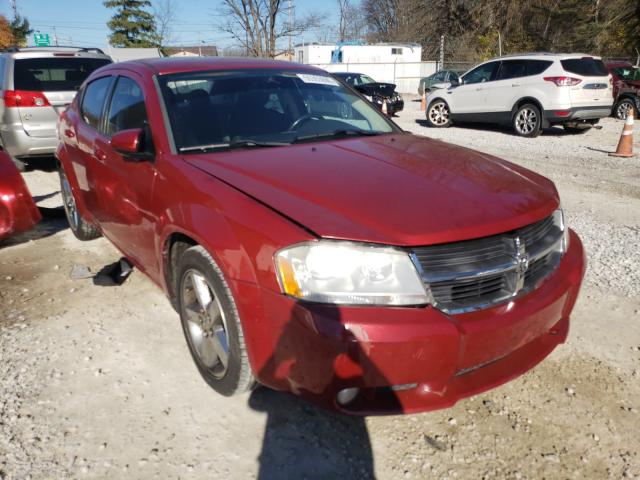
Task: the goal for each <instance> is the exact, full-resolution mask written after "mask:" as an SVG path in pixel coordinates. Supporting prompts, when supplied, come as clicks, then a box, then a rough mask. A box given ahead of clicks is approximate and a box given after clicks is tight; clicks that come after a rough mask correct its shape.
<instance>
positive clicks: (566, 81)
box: [544, 77, 582, 87]
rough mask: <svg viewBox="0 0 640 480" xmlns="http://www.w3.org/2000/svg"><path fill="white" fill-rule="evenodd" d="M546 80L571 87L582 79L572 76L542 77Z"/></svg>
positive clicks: (560, 85)
mask: <svg viewBox="0 0 640 480" xmlns="http://www.w3.org/2000/svg"><path fill="white" fill-rule="evenodd" d="M544 79H545V80H546V81H547V82H553V83H555V84H556V85H557V86H559V87H573V86H574V85H578V84H579V83H580V82H581V81H582V80H580V79H579V78H573V77H544Z"/></svg>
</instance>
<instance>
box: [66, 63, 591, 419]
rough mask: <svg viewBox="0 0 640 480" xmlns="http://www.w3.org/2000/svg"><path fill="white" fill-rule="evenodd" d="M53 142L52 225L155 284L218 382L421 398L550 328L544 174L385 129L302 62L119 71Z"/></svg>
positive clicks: (234, 388)
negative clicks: (56, 165)
mask: <svg viewBox="0 0 640 480" xmlns="http://www.w3.org/2000/svg"><path fill="white" fill-rule="evenodd" d="M59 135H60V138H61V139H62V143H61V144H60V146H59V148H58V151H57V156H58V159H59V161H60V179H61V184H62V191H63V195H64V200H65V207H66V212H67V216H68V219H69V224H70V226H71V229H72V230H73V232H74V233H75V235H76V236H77V237H78V238H79V239H81V240H90V239H92V238H95V237H98V236H100V235H104V236H105V237H107V238H108V239H109V240H110V241H111V242H113V244H115V246H116V247H117V248H118V249H119V250H121V251H122V253H123V255H124V256H125V257H126V258H127V259H128V260H129V261H130V262H131V263H133V264H134V265H135V266H136V267H137V268H139V269H140V270H141V271H143V272H144V273H145V274H146V275H147V276H148V277H149V278H150V279H151V280H152V281H153V282H155V283H156V284H157V285H158V286H159V287H160V288H162V289H163V290H164V291H165V292H166V294H167V296H168V297H169V299H170V300H171V302H172V304H173V306H174V307H175V308H176V310H177V311H178V312H179V314H180V318H181V321H182V327H183V330H184V334H185V337H186V340H187V344H188V346H189V350H190V352H191V355H192V356H193V359H194V361H195V364H196V365H197V367H198V370H199V371H200V373H201V374H202V376H203V377H204V379H205V380H206V381H207V382H208V383H209V384H210V385H211V387H213V388H214V389H215V390H217V391H218V392H219V393H221V394H223V395H232V394H235V393H239V392H243V391H245V390H247V389H248V388H250V387H251V386H252V385H254V384H255V382H259V383H261V384H263V385H266V386H268V387H271V388H273V389H277V390H283V391H288V392H291V393H294V394H296V395H299V396H301V397H303V398H306V399H309V400H311V401H313V402H315V403H318V404H320V405H322V406H325V407H327V408H332V409H337V410H339V411H341V412H345V413H350V414H360V415H362V414H374V413H400V412H405V413H406V412H420V411H426V410H433V409H437V408H444V407H448V406H451V405H453V404H454V403H455V402H456V401H458V400H460V399H461V398H464V397H468V396H470V395H473V394H476V393H479V392H482V391H484V390H487V389H489V388H492V387H495V386H497V385H500V384H502V383H504V382H506V381H508V380H510V379H512V378H514V377H516V376H518V375H520V374H522V373H524V372H526V371H527V370H529V369H530V368H532V367H533V366H534V365H536V364H537V363H538V362H540V361H541V360H542V359H544V358H545V357H546V356H547V355H549V353H550V352H551V351H552V350H553V349H554V348H555V347H556V345H558V344H560V343H562V342H563V341H564V340H565V338H566V337H567V331H568V327H569V315H570V313H571V310H572V308H573V306H574V304H575V301H576V297H577V296H578V291H579V289H580V284H581V281H582V276H583V273H584V266H585V261H584V253H583V249H582V244H581V242H580V239H579V238H578V237H577V236H576V234H575V233H574V232H573V231H571V230H570V229H569V228H568V227H567V225H566V223H565V218H564V216H563V213H562V210H561V209H560V201H559V199H558V193H557V191H556V189H555V187H554V185H553V183H552V182H551V181H549V180H547V179H546V178H544V177H541V176H540V175H537V174H535V173H533V172H530V171H528V170H526V169H524V168H522V167H519V166H517V165H514V164H512V163H509V162H506V161H504V160H500V159H498V158H495V157H491V156H489V155H485V154H482V153H478V152H474V151H472V150H468V149H466V148H460V147H455V146H452V145H449V144H446V143H443V142H439V141H436V140H430V139H427V138H423V137H417V136H414V135H411V134H409V133H406V132H403V131H402V130H401V129H400V128H398V127H397V126H396V125H395V124H394V123H393V122H391V121H390V120H389V119H387V118H385V116H384V115H382V114H381V113H380V112H378V111H377V110H376V109H375V108H374V107H373V106H372V105H371V104H370V103H368V102H367V101H366V100H365V99H364V98H363V97H362V96H360V95H359V94H358V93H356V92H354V91H352V90H350V89H347V88H346V87H344V86H342V85H341V84H340V83H339V82H337V81H336V80H335V79H333V78H332V77H331V76H329V74H327V73H326V72H324V71H322V70H319V69H316V68H312V67H309V66H303V65H297V64H293V63H281V62H274V61H262V60H253V61H252V60H242V59H208V58H207V59H179V60H177V59H155V60H142V61H134V62H123V63H117V64H113V65H109V66H107V67H103V68H101V69H99V70H97V71H96V72H94V73H93V74H92V75H91V76H90V77H89V78H88V79H87V81H86V82H85V84H84V85H83V87H82V89H81V91H80V92H79V94H78V95H77V96H76V98H75V100H74V102H73V103H72V104H71V106H70V107H69V108H68V109H67V110H66V112H64V113H63V115H62V116H61V119H60V123H59Z"/></svg>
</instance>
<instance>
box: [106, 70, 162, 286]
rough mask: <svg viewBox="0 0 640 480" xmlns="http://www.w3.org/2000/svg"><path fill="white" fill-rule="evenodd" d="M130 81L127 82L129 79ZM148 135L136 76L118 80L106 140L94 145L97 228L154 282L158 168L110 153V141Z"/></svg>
mask: <svg viewBox="0 0 640 480" xmlns="http://www.w3.org/2000/svg"><path fill="white" fill-rule="evenodd" d="M129 75H131V76H129ZM133 128H140V129H148V118H147V109H146V106H145V95H144V90H143V88H142V87H141V82H140V81H139V79H137V78H135V77H134V74H132V73H131V74H129V73H128V74H127V76H119V77H118V78H117V80H116V84H115V86H114V89H113V95H112V97H111V101H110V103H109V105H108V106H107V110H106V118H105V138H104V139H98V141H97V142H96V145H95V151H96V156H97V157H98V161H99V164H100V182H101V184H102V186H101V188H100V191H99V196H100V198H99V203H100V207H99V212H100V219H99V221H100V224H101V225H102V229H103V231H104V233H105V235H106V236H107V237H109V239H110V240H112V241H113V242H114V243H115V244H116V245H117V246H118V247H119V248H120V249H121V250H122V251H124V252H125V253H126V254H127V256H128V257H129V258H130V259H131V260H133V261H134V263H137V264H138V266H144V268H145V269H146V270H147V273H148V274H149V275H151V276H152V277H155V276H156V275H157V272H158V265H157V259H156V255H155V242H154V235H155V229H154V225H155V224H156V218H155V217H154V215H153V213H152V208H151V206H152V201H153V187H154V183H155V179H156V174H157V171H156V166H155V163H154V162H153V161H134V160H132V159H128V158H125V157H123V156H122V155H120V154H119V153H117V152H116V151H115V150H113V149H112V148H111V145H110V143H109V139H110V138H111V136H112V135H114V134H115V133H117V132H120V131H122V130H128V129H133Z"/></svg>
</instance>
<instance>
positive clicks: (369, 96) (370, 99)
mask: <svg viewBox="0 0 640 480" xmlns="http://www.w3.org/2000/svg"><path fill="white" fill-rule="evenodd" d="M364 98H366V99H367V100H369V101H370V102H373V97H372V96H371V95H364Z"/></svg>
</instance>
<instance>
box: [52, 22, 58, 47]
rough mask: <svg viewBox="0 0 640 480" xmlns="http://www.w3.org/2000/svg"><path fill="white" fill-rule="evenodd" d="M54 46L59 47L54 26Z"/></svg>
mask: <svg viewBox="0 0 640 480" xmlns="http://www.w3.org/2000/svg"><path fill="white" fill-rule="evenodd" d="M53 44H54V45H55V46H56V47H57V46H58V34H57V33H56V26H55V25H54V26H53Z"/></svg>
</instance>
